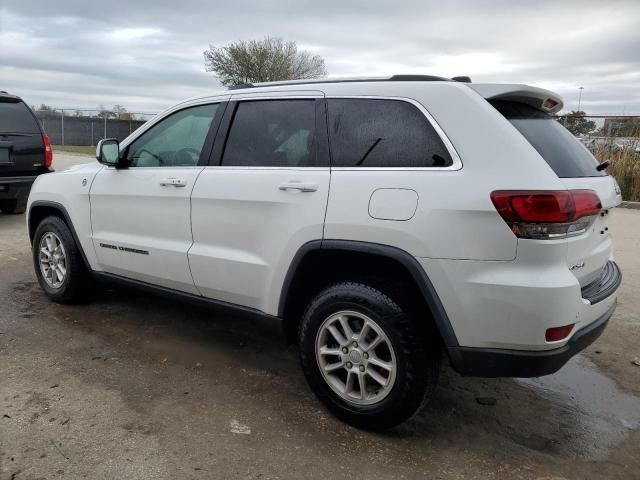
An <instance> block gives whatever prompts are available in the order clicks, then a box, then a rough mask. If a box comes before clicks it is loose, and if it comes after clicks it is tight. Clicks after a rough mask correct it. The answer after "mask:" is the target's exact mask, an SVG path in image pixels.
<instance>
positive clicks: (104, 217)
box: [90, 103, 225, 293]
mask: <svg viewBox="0 0 640 480" xmlns="http://www.w3.org/2000/svg"><path fill="white" fill-rule="evenodd" d="M224 105H225V104H224V103H212V104H205V105H196V106H191V107H188V108H184V109H182V110H178V111H176V112H174V113H172V114H170V115H168V116H166V117H165V118H163V119H162V120H160V121H159V122H157V123H155V124H154V125H153V126H152V127H151V128H150V129H148V130H146V131H145V132H144V133H143V134H142V135H141V136H139V137H138V138H137V139H135V140H134V141H133V142H132V143H131V144H129V146H127V147H125V153H124V155H125V156H126V159H127V160H128V162H129V163H130V165H129V167H128V168H124V169H115V168H113V167H105V168H103V169H102V170H101V171H100V172H99V173H98V175H97V176H96V178H95V180H94V181H93V184H92V186H91V193H90V199H91V225H92V229H93V242H94V246H95V250H96V255H97V258H98V262H99V264H100V267H101V268H102V269H103V270H104V271H105V272H108V273H112V274H116V275H121V276H124V277H127V278H132V279H135V280H140V281H143V282H148V283H152V284H155V285H160V286H163V287H168V288H172V289H175V290H181V291H185V292H189V293H197V290H196V288H195V287H194V284H193V279H192V277H191V273H190V271H189V262H188V259H187V252H188V250H189V248H190V247H191V244H192V241H193V239H192V235H191V218H190V217H191V204H190V196H191V191H192V190H193V186H194V185H195V182H196V179H197V178H198V175H199V174H200V173H201V172H202V170H203V167H202V166H200V159H201V157H203V158H208V156H209V153H210V150H211V145H212V142H213V138H212V137H213V136H214V135H215V132H214V130H215V129H216V127H217V125H216V123H218V122H219V118H220V116H221V114H222V112H221V110H223V109H224V108H223V107H224ZM216 113H218V116H216ZM212 125H213V127H212Z"/></svg>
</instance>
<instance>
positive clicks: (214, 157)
mask: <svg viewBox="0 0 640 480" xmlns="http://www.w3.org/2000/svg"><path fill="white" fill-rule="evenodd" d="M237 107H238V102H237V101H235V100H231V101H229V102H227V107H226V108H225V110H224V115H223V116H222V120H221V121H220V125H218V131H217V133H216V138H215V141H214V144H213V149H212V150H211V155H210V156H209V166H210V167H217V166H219V165H221V164H222V154H223V153H224V147H225V146H226V144H227V137H228V136H229V127H231V121H232V120H233V117H234V116H235V114H236V108H237Z"/></svg>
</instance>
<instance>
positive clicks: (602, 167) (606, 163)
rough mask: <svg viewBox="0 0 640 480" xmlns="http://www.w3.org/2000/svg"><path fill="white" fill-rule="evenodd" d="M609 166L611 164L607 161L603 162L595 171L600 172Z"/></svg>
mask: <svg viewBox="0 0 640 480" xmlns="http://www.w3.org/2000/svg"><path fill="white" fill-rule="evenodd" d="M609 165H611V162H610V161H609V160H605V161H604V162H602V163H600V164H599V165H598V166H597V167H596V170H597V171H599V172H601V171H602V170H604V169H605V168H609Z"/></svg>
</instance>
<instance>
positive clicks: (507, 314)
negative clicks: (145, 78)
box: [27, 76, 621, 429]
mask: <svg viewBox="0 0 640 480" xmlns="http://www.w3.org/2000/svg"><path fill="white" fill-rule="evenodd" d="M561 107H562V101H561V99H560V98H559V97H558V96H557V95H555V94H554V93H552V92H549V91H547V90H542V89H539V88H533V87H529V86H525V85H501V84H473V83H470V82H469V81H468V80H466V81H465V79H464V78H463V79H460V80H448V79H444V78H439V77H429V76H395V77H391V78H387V79H376V80H362V79H361V80H350V81H346V80H340V81H311V82H288V83H277V84H276V83H273V84H261V85H246V86H245V87H243V88H240V89H235V90H229V91H224V92H220V93H219V94H216V95H213V96H210V97H206V98H197V99H191V100H188V101H186V102H183V103H180V104H178V105H176V106H175V107H172V108H170V109H169V110H167V111H165V112H163V113H161V114H160V115H158V116H157V117H155V118H154V119H153V120H151V121H149V122H147V123H146V124H145V125H144V126H143V127H141V128H140V129H138V130H137V131H136V132H134V133H133V134H132V135H131V136H129V137H128V138H127V139H126V140H124V141H123V142H122V143H121V144H120V145H118V142H117V141H116V140H103V141H101V143H100V144H99V146H98V151H97V158H98V161H99V162H100V163H95V164H93V165H83V166H78V167H76V168H72V169H70V170H67V171H63V172H59V173H55V174H50V175H44V176H41V177H39V178H38V180H37V181H36V183H35V184H34V186H33V189H32V190H31V195H30V198H29V204H28V219H27V222H28V228H29V234H30V238H31V242H32V245H33V261H34V264H35V270H36V273H37V276H38V280H39V282H40V285H41V286H42V288H43V289H44V290H45V292H46V293H47V295H49V296H50V297H51V298H52V299H53V300H55V301H59V302H71V301H75V300H79V299H83V298H86V295H87V292H88V290H89V288H90V286H91V284H92V280H96V279H103V280H110V281H116V282H120V283H123V284H127V285H132V286H138V287H144V288H147V289H151V290H155V291H157V292H160V293H161V294H162V295H173V296H176V297H181V298H184V299H188V300H197V301H199V302H203V303H207V304H214V305H216V304H217V305H225V306H232V307H234V308H237V309H240V310H244V311H246V312H250V313H257V314H260V315H266V316H269V317H273V318H277V319H279V320H281V321H282V323H283V325H284V329H285V331H286V332H287V334H288V337H289V338H290V339H292V340H296V341H297V342H298V345H299V351H300V359H301V363H302V367H303V369H304V373H305V375H306V377H307V380H308V382H309V384H310V386H311V388H312V389H313V390H314V392H315V393H316V394H317V395H318V397H319V398H320V400H321V401H322V402H323V403H324V404H325V405H326V406H327V407H328V408H329V409H330V410H331V411H332V412H333V413H335V414H336V415H337V416H339V417H340V418H342V419H344V420H345V421H347V422H349V423H351V424H354V425H356V426H359V427H362V428H369V429H383V428H388V427H391V426H394V425H397V424H398V423H400V422H402V421H404V420H406V419H407V418H409V417H411V416H412V415H413V414H414V413H415V412H416V411H418V409H419V408H420V407H421V406H422V405H423V404H424V403H425V400H426V399H428V398H429V396H430V395H432V393H433V390H434V386H435V384H436V380H437V377H438V371H439V368H440V362H441V358H442V357H443V353H444V354H445V355H446V356H447V357H448V358H449V360H450V362H451V364H452V366H453V367H454V368H455V369H456V370H457V371H458V372H460V373H461V374H464V375H474V376H521V377H522V376H538V375H545V374H549V373H552V372H555V371H556V370H558V369H559V368H560V367H561V366H562V365H563V364H564V363H565V362H566V361H567V360H568V359H569V358H570V357H571V356H572V355H574V354H575V353H577V352H578V351H580V350H581V349H583V348H584V347H586V346H587V345H588V344H590V343H591V342H592V341H593V340H595V339H596V338H597V337H598V335H599V334H600V333H601V332H602V331H603V329H604V327H605V325H606V323H607V321H608V320H609V318H610V317H611V315H612V312H613V310H614V308H615V304H616V295H615V290H616V289H617V287H618V285H619V284H620V280H621V274H620V270H619V269H618V267H617V266H616V264H615V263H614V262H613V258H612V243H611V238H610V234H609V231H608V226H607V225H608V223H609V216H610V211H611V208H613V207H614V206H616V205H617V204H618V203H620V201H621V198H620V192H619V189H618V187H617V185H616V183H615V180H614V179H613V178H612V177H610V176H608V175H607V174H606V173H605V172H604V169H603V168H602V167H603V166H599V165H598V163H597V162H596V160H595V159H594V158H593V157H592V156H591V154H590V153H589V152H588V150H587V149H586V148H584V147H583V146H582V145H581V144H580V142H579V141H578V140H576V139H575V138H574V137H573V136H572V135H571V134H570V133H569V132H567V131H566V130H565V129H564V128H563V127H562V126H561V125H560V124H559V123H558V122H556V121H555V120H554V119H553V114H554V113H555V112H557V111H558V110H560V108H561Z"/></svg>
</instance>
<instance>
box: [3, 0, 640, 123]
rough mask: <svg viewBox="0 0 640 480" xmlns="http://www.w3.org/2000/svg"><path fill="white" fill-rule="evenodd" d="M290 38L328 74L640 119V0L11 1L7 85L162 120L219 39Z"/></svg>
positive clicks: (201, 86) (201, 72) (45, 99)
mask: <svg viewBox="0 0 640 480" xmlns="http://www.w3.org/2000/svg"><path fill="white" fill-rule="evenodd" d="M267 35H270V36H279V37H282V38H284V39H285V40H295V41H296V42H297V43H298V45H299V47H300V48H303V49H307V50H310V51H312V52H313V53H315V54H318V55H321V56H322V57H323V58H324V59H325V62H326V66H327V69H328V71H329V75H330V76H332V77H334V76H349V75H351V76H353V75H357V76H362V75H387V74H394V73H425V74H434V75H442V76H447V77H451V76H455V75H470V76H471V78H472V79H473V81H475V82H480V81H483V82H484V81H489V82H510V83H511V82H516V83H528V84H531V85H536V86H541V87H545V88H550V89H552V90H555V91H557V92H558V93H560V94H561V95H562V96H563V98H564V100H565V110H567V109H569V110H570V109H576V108H577V103H578V87H579V86H584V91H583V96H582V107H583V110H586V111H587V112H589V113H604V112H607V113H622V112H625V113H637V114H640V1H639V0H628V1H616V0H597V1H587V0H581V1H567V0H563V1H558V0H555V1H535V0H528V1H513V0H511V1H507V0H504V1H500V0H495V1H476V0H466V1H449V2H442V1H433V2H432V1H427V0H419V1H414V2H411V1H401V0H395V1H386V2H382V1H374V0H366V1H357V2H347V1H344V0H340V1H338V0H316V1H311V2H304V1H291V2H288V1H277V0H263V1H257V0H256V1H253V2H244V1H241V0H236V1H233V2H214V1H211V0H209V1H197V0H180V1H175V0H170V1H169V0H154V1H150V0H149V1H135V0H128V1H127V0H102V1H90V0H55V1H54V0H43V1H34V0H0V89H2V90H8V91H10V92H11V93H16V94H18V95H20V96H22V97H23V98H24V99H25V100H26V101H27V102H28V103H30V104H40V103H46V104H49V105H52V106H58V107H83V108H95V107H96V106H97V105H98V104H104V105H106V106H108V107H111V106H113V105H114V104H121V105H124V106H125V107H126V108H127V109H129V110H130V111H137V112H140V111H141V112H156V111H158V110H161V109H163V108H165V107H167V106H169V105H171V104H173V103H175V102H176V101H178V100H181V99H184V98H187V97H191V96H196V95H206V94H208V93H209V92H211V91H214V90H215V89H218V88H219V83H218V82H217V80H216V78H215V77H214V76H213V74H211V73H206V72H205V69H204V63H203V56H202V52H203V50H205V49H206V48H207V46H208V44H210V43H212V44H215V45H223V44H226V43H229V42H232V41H235V40H238V39H260V38H263V37H264V36H267Z"/></svg>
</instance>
